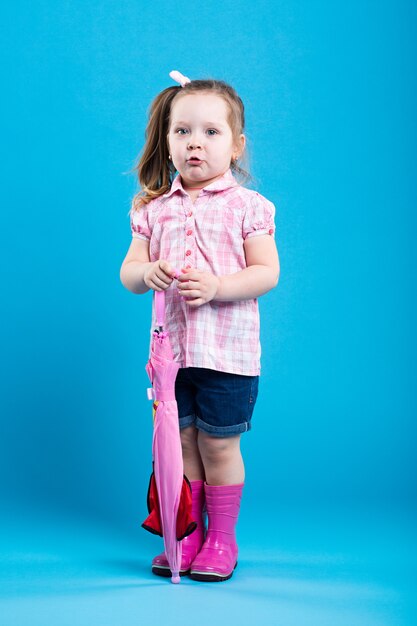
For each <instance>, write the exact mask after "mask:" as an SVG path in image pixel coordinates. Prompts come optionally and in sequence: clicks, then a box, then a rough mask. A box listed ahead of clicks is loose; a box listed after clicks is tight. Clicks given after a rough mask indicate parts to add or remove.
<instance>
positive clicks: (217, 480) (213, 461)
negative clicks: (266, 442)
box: [198, 431, 245, 485]
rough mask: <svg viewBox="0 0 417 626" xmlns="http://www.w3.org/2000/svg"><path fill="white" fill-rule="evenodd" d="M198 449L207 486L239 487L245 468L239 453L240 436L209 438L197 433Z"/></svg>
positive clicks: (205, 434) (200, 432)
mask: <svg viewBox="0 0 417 626" xmlns="http://www.w3.org/2000/svg"><path fill="white" fill-rule="evenodd" d="M198 448H199V450H200V454H201V459H202V462H203V466H204V472H205V475H206V482H207V484H209V485H239V484H241V483H243V482H244V480H245V467H244V465H243V459H242V454H241V451H240V435H236V436H234V437H221V438H220V437H211V436H210V435H208V434H207V433H205V432H203V431H199V433H198Z"/></svg>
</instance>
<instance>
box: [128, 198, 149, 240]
mask: <svg viewBox="0 0 417 626" xmlns="http://www.w3.org/2000/svg"><path fill="white" fill-rule="evenodd" d="M130 230H131V231H132V237H133V238H134V239H145V240H146V241H149V239H150V238H151V231H150V228H149V210H148V205H147V204H141V205H140V206H138V200H137V198H136V197H135V198H133V201H132V208H131V209H130Z"/></svg>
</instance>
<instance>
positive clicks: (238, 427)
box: [195, 417, 251, 437]
mask: <svg viewBox="0 0 417 626" xmlns="http://www.w3.org/2000/svg"><path fill="white" fill-rule="evenodd" d="M195 425H196V427H197V428H198V430H202V431H204V432H205V433H207V434H208V435H211V436H212V437H233V436H234V435H240V434H242V433H246V432H247V431H248V430H250V429H251V423H250V422H243V424H233V425H232V426H212V425H211V424H207V422H203V420H202V419H201V418H199V417H197V418H196V420H195Z"/></svg>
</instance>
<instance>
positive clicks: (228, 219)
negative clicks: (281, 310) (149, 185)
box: [130, 170, 275, 376]
mask: <svg viewBox="0 0 417 626" xmlns="http://www.w3.org/2000/svg"><path fill="white" fill-rule="evenodd" d="M136 207H137V204H136V199H135V198H134V199H133V203H132V209H131V212H130V217H131V230H132V236H133V237H135V238H137V239H145V240H147V241H149V255H150V259H151V261H157V260H158V259H165V260H166V261H168V262H169V263H170V264H171V266H172V267H175V268H176V269H178V270H181V268H184V267H195V268H197V269H198V270H201V271H208V272H212V273H213V274H215V275H217V276H221V275H225V274H233V273H235V272H239V271H240V270H242V269H244V268H245V267H246V260H245V252H244V249H243V242H244V240H245V239H246V237H254V236H256V235H265V234H269V235H272V236H273V235H274V232H275V227H274V214H275V208H274V205H273V204H272V202H269V200H267V199H266V198H264V197H263V196H261V195H260V194H259V193H257V192H256V191H252V190H250V189H246V188H245V187H242V186H241V185H239V183H238V182H237V181H236V179H235V178H234V176H233V174H232V172H231V170H228V171H227V172H226V173H225V174H224V175H223V176H222V177H221V178H219V179H218V180H216V181H215V182H214V183H211V184H210V185H208V186H207V187H205V188H204V189H202V191H201V192H200V195H199V196H198V198H197V200H196V201H195V203H194V204H193V203H192V201H191V199H190V197H189V195H188V194H187V193H186V192H185V191H184V189H183V187H182V184H181V177H180V176H179V175H177V176H176V178H175V179H174V180H173V182H172V185H171V189H170V190H169V191H168V193H166V194H164V195H162V196H159V198H156V199H154V200H152V201H151V202H149V204H147V205H143V206H141V207H139V208H136ZM165 293H166V316H165V319H166V321H165V327H166V330H168V331H169V335H170V340H171V345H172V349H173V352H174V355H175V360H176V361H178V362H180V363H181V367H205V368H209V369H214V370H218V371H222V372H229V373H234V374H244V375H247V376H256V375H257V374H259V372H260V355H261V347H260V341H259V311H258V302H257V300H256V299H254V300H241V301H238V302H216V301H215V300H212V301H211V302H208V303H207V304H203V305H202V306H200V307H197V308H195V309H194V308H190V307H189V306H187V304H186V303H185V302H184V301H183V300H182V298H181V297H180V296H179V294H178V292H177V285H176V281H173V283H172V284H171V286H170V287H169V288H168V289H167V291H166V292H165ZM155 324H156V321H155V311H154V310H153V314H152V327H151V332H152V330H153V328H154V327H155Z"/></svg>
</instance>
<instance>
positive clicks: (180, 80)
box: [169, 70, 191, 87]
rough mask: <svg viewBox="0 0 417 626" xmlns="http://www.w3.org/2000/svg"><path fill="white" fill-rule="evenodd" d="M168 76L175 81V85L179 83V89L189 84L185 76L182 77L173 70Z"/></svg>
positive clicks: (189, 81)
mask: <svg viewBox="0 0 417 626" xmlns="http://www.w3.org/2000/svg"><path fill="white" fill-rule="evenodd" d="M169 75H170V76H171V78H172V80H175V82H176V83H179V84H180V85H181V87H184V85H186V84H187V83H191V80H190V79H189V78H188V77H187V76H184V75H183V74H181V72H178V71H177V70H173V71H172V72H170V73H169Z"/></svg>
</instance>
